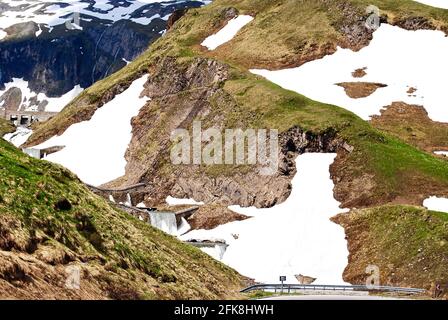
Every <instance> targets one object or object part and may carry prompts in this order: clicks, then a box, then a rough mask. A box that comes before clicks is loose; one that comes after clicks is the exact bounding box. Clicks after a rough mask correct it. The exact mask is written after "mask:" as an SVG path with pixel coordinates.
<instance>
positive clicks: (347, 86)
mask: <svg viewBox="0 0 448 320" xmlns="http://www.w3.org/2000/svg"><path fill="white" fill-rule="evenodd" d="M336 85H337V86H340V87H342V88H344V90H345V93H346V94H347V96H349V97H350V98H352V99H360V98H366V97H368V96H370V95H372V94H373V93H374V92H375V91H376V90H378V89H379V88H384V87H387V85H385V84H382V83H372V82H341V83H337V84H336Z"/></svg>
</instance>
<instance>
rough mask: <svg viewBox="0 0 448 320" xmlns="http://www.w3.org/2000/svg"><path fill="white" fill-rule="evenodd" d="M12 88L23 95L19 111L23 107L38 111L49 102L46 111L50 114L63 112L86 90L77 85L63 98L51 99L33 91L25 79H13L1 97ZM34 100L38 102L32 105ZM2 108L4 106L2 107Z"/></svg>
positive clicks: (1, 91) (0, 94)
mask: <svg viewBox="0 0 448 320" xmlns="http://www.w3.org/2000/svg"><path fill="white" fill-rule="evenodd" d="M11 88H18V89H20V91H21V93H22V103H21V105H20V106H19V108H18V110H17V111H20V110H21V108H22V106H24V110H25V111H38V105H39V104H40V103H41V102H43V101H47V105H46V106H45V111H48V112H59V111H61V110H62V109H63V108H64V107H65V106H66V105H67V104H68V103H69V102H70V101H72V100H73V99H74V98H76V97H77V96H78V95H79V94H80V93H81V92H82V91H83V90H84V89H83V88H81V86H80V85H77V86H75V87H74V88H73V89H72V90H70V91H69V92H67V93H65V94H64V95H62V96H61V97H58V98H49V97H47V96H46V94H45V93H36V92H34V91H32V90H31V89H30V87H29V84H28V81H26V80H24V79H23V78H12V81H11V82H8V83H5V89H4V90H0V97H1V96H2V95H3V94H4V93H5V92H6V91H8V90H9V89H11ZM34 99H37V101H36V102H35V103H33V104H31V101H33V100H34ZM0 107H2V106H1V105H0Z"/></svg>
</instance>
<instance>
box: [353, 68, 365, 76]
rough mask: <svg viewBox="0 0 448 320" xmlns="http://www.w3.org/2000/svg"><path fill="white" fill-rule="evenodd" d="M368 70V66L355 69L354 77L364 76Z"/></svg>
mask: <svg viewBox="0 0 448 320" xmlns="http://www.w3.org/2000/svg"><path fill="white" fill-rule="evenodd" d="M366 70H367V67H364V68H359V69H356V70H355V71H353V72H352V77H353V78H363V77H365V76H366V75H367V72H366Z"/></svg>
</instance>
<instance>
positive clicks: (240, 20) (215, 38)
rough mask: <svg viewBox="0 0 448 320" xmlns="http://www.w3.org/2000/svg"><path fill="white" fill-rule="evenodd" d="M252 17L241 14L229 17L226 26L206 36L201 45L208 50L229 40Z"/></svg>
mask: <svg viewBox="0 0 448 320" xmlns="http://www.w3.org/2000/svg"><path fill="white" fill-rule="evenodd" d="M253 19H254V18H253V17H251V16H246V15H241V16H238V17H235V18H233V19H231V20H230V21H229V22H227V24H226V26H225V27H224V28H222V29H221V30H219V31H218V32H217V33H215V34H213V35H211V36H209V37H207V38H206V39H205V40H204V41H203V42H202V43H201V45H202V46H204V47H207V49H208V50H215V49H216V48H217V47H219V46H220V45H222V44H224V43H226V42H229V41H230V40H232V39H233V37H235V35H236V34H237V33H238V31H240V30H241V29H242V28H243V27H244V26H245V25H246V24H248V23H249V22H251V21H252V20H253Z"/></svg>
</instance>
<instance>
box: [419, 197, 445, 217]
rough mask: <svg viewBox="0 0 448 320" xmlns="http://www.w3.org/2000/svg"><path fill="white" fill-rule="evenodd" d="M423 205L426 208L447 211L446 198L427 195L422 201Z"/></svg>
mask: <svg viewBox="0 0 448 320" xmlns="http://www.w3.org/2000/svg"><path fill="white" fill-rule="evenodd" d="M423 205H424V206H425V207H426V208H427V209H428V210H432V211H440V212H446V213H448V198H438V197H429V198H428V199H426V200H425V201H423Z"/></svg>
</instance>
